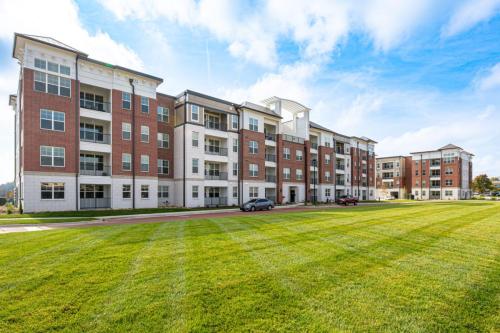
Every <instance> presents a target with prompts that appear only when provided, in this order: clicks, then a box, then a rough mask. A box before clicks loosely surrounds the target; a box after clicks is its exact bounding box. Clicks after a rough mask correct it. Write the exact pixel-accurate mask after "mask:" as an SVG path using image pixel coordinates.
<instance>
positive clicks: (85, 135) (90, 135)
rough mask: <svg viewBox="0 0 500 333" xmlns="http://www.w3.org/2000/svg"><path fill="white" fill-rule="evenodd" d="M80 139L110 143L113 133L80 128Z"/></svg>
mask: <svg viewBox="0 0 500 333" xmlns="http://www.w3.org/2000/svg"><path fill="white" fill-rule="evenodd" d="M80 141H85V142H95V143H103V144H108V145H109V144H110V142H111V135H110V134H103V133H96V132H90V131H82V130H80Z"/></svg>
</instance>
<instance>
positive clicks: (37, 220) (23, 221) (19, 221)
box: [0, 217, 95, 226]
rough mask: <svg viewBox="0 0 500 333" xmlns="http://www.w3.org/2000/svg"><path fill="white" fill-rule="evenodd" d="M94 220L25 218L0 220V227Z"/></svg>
mask: <svg viewBox="0 0 500 333" xmlns="http://www.w3.org/2000/svg"><path fill="white" fill-rule="evenodd" d="M92 220H95V219H94V218H91V217H76V218H73V217H67V218H62V219H55V218H43V219H41V218H36V217H33V218H27V219H24V218H23V219H18V218H17V219H16V218H15V219H0V226H2V225H10V224H35V223H64V222H82V221H92Z"/></svg>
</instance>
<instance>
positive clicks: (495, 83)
mask: <svg viewBox="0 0 500 333" xmlns="http://www.w3.org/2000/svg"><path fill="white" fill-rule="evenodd" d="M475 85H476V87H477V88H478V89H479V90H481V91H487V90H492V89H495V88H499V89H500V62H499V63H497V64H496V65H494V66H493V67H491V68H490V69H489V70H488V71H487V72H486V73H485V75H483V76H480V77H479V78H477V79H476V81H475Z"/></svg>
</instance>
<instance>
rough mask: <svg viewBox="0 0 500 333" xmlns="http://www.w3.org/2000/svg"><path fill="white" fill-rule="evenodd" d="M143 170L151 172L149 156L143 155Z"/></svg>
mask: <svg viewBox="0 0 500 333" xmlns="http://www.w3.org/2000/svg"><path fill="white" fill-rule="evenodd" d="M141 172H149V156H148V155H141Z"/></svg>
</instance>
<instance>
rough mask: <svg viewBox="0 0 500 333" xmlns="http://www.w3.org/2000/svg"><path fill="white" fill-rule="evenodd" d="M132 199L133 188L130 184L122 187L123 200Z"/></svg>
mask: <svg viewBox="0 0 500 333" xmlns="http://www.w3.org/2000/svg"><path fill="white" fill-rule="evenodd" d="M131 197H132V186H131V185H130V184H123V185H122V198H123V199H130V198H131Z"/></svg>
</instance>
